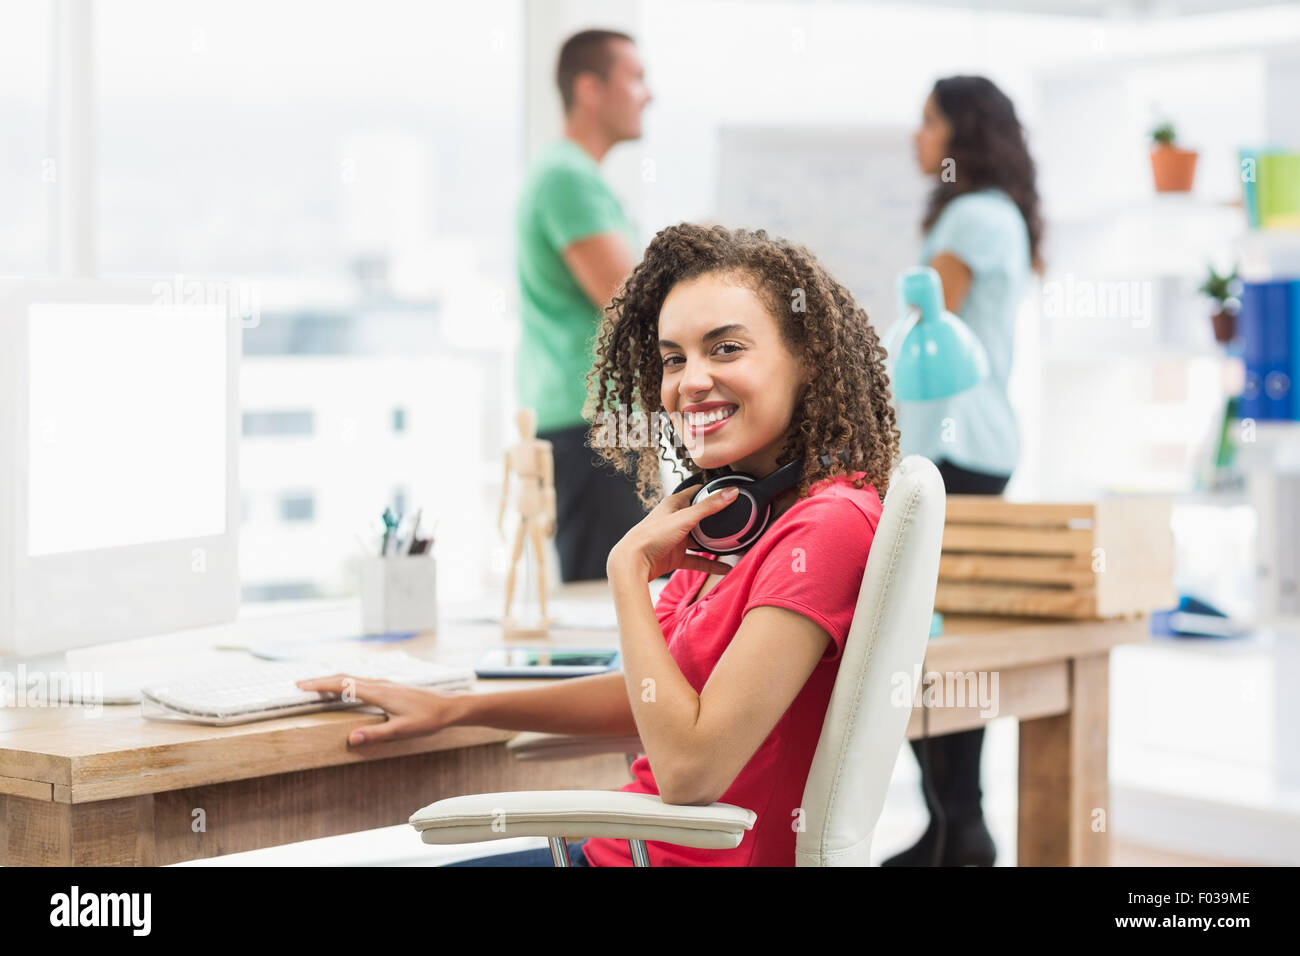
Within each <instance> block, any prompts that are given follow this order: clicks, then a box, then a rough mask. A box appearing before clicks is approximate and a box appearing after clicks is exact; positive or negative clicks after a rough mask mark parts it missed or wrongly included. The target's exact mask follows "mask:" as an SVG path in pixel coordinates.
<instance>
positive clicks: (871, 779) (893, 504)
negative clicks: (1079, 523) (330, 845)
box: [410, 455, 945, 866]
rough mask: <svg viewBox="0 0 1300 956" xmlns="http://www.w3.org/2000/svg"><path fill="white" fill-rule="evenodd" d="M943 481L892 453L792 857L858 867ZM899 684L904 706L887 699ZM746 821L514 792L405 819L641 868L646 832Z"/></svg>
mask: <svg viewBox="0 0 1300 956" xmlns="http://www.w3.org/2000/svg"><path fill="white" fill-rule="evenodd" d="M944 500H945V499H944V486H943V479H942V478H941V477H940V476H939V471H938V469H937V468H935V466H934V465H933V464H932V463H931V462H930V461H929V460H928V459H926V458H922V457H920V456H916V455H912V456H909V457H907V458H904V459H903V460H902V462H900V463H899V465H898V467H897V468H896V469H895V470H894V474H893V476H892V478H891V479H890V486H889V492H888V494H887V495H886V497H885V501H884V510H883V512H882V514H881V517H880V525H879V527H878V528H877V529H876V535H875V539H874V541H873V542H872V545H871V553H870V554H869V555H868V558H867V566H866V570H865V572H864V574H863V578H862V590H861V592H860V593H859V596H858V605H857V610H856V612H855V613H854V616H853V624H852V626H851V627H850V629H849V636H848V640H847V642H846V644H845V647H844V653H843V656H842V659H841V661H840V668H839V673H838V675H837V677H836V680H835V688H834V690H833V691H832V692H831V698H830V704H829V707H828V708H827V712H826V720H825V723H824V724H823V725H822V732H821V737H820V739H819V740H818V742H817V751H816V753H815V755H814V757H813V762H812V767H811V769H810V770H809V773H808V781H807V783H806V784H805V786H804V792H803V811H804V829H803V830H801V831H800V832H799V833H798V836H797V837H796V840H795V865H796V866H865V865H866V864H867V863H868V857H869V855H870V852H871V838H872V835H873V833H874V832H875V828H876V822H877V820H879V818H880V810H881V807H882V806H883V804H884V800H885V792H886V790H887V789H888V787H889V779H890V776H891V774H892V773H893V769H894V762H895V760H897V758H898V751H899V748H900V747H901V746H902V744H903V740H904V738H905V735H906V733H907V724H908V720H909V719H910V717H911V713H912V697H913V695H914V694H915V690H916V684H917V679H918V678H919V676H920V665H921V662H922V660H923V658H924V657H925V647H926V640H927V638H928V637H929V633H930V616H931V614H932V613H933V611H934V595H935V585H936V582H937V581H938V576H939V551H940V548H941V545H942V543H943V524H944V511H945V507H944ZM900 682H901V683H902V684H903V685H904V686H906V688H907V701H906V703H905V704H904V705H902V706H900V705H899V704H898V703H897V702H896V698H897V696H898V690H897V688H898V686H899V684H900ZM510 746H511V749H512V751H513V752H514V753H515V755H516V757H517V758H519V759H533V760H535V759H550V758H556V759H561V758H568V757H574V756H581V755H588V754H596V753H627V754H629V755H632V754H635V753H639V752H642V747H641V741H640V740H639V738H637V737H635V736H634V737H589V736H583V737H571V736H565V735H561V734H521V735H519V737H517V738H515V739H514V740H512V741H511V742H510ZM756 819H757V817H756V816H755V814H754V812H753V811H751V810H746V809H744V808H743V807H737V806H732V805H731V804H727V803H715V804H713V805H712V806H707V807H698V806H681V805H677V804H668V803H664V802H663V800H662V799H660V798H659V797H658V796H654V795H651V794H644V793H624V792H622V791H604V790H551V791H538V790H524V791H518V792H511V793H478V794H471V795H468V796H462V797H449V798H447V799H445V800H439V801H438V802H437V803H432V804H430V805H429V806H427V807H425V808H424V809H422V810H419V811H417V812H416V813H414V814H413V815H412V816H411V821H410V822H411V826H413V827H415V829H416V830H418V831H419V832H420V836H421V838H422V839H423V840H424V842H425V843H432V844H453V843H478V842H482V841H486V840H502V839H507V838H513V837H521V836H544V837H547V838H549V840H550V846H551V854H552V857H553V859H554V861H555V865H556V866H568V865H569V855H568V845H567V842H566V841H567V839H569V838H574V839H583V838H586V837H609V838H614V839H625V840H627V841H628V844H629V846H630V847H631V849H632V860H633V865H635V866H649V865H650V863H649V857H648V855H647V854H646V848H645V841H646V840H655V841H658V842H662V843H672V844H677V845H681V846H692V847H704V848H709V849H731V848H734V847H736V846H739V845H740V841H741V840H742V839H743V838H744V831H745V830H749V829H751V828H752V827H753V825H754V822H755V820H756Z"/></svg>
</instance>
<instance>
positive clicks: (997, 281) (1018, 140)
mask: <svg viewBox="0 0 1300 956" xmlns="http://www.w3.org/2000/svg"><path fill="white" fill-rule="evenodd" d="M914 145H915V147H916V159H917V163H918V165H919V166H920V167H921V171H922V172H924V173H925V174H926V175H927V176H934V177H935V185H934V189H933V191H932V192H931V194H930V201H929V206H928V208H927V209H926V213H925V219H924V220H923V222H922V228H923V229H924V231H925V242H924V244H923V245H922V249H921V264H922V265H928V266H930V267H932V268H933V269H934V270H935V271H937V272H938V273H939V278H940V280H941V281H942V282H943V293H944V305H945V307H946V308H947V309H948V311H949V312H952V313H955V314H956V315H958V316H960V317H961V318H962V320H963V321H964V322H965V323H966V324H967V325H969V326H970V328H971V331H973V332H974V333H975V334H976V335H977V336H978V337H979V339H980V341H981V342H982V343H983V345H984V348H985V350H986V351H987V352H988V356H989V366H990V375H989V377H988V378H987V379H985V380H984V381H983V382H981V383H980V384H979V385H976V386H975V387H974V388H971V389H968V390H967V391H965V392H962V393H960V394H958V395H954V396H953V397H951V398H947V399H940V400H937V401H930V402H905V401H899V402H897V405H898V428H899V432H900V436H901V441H900V451H901V452H902V454H904V455H924V456H925V457H927V458H929V459H930V460H931V461H933V462H934V463H935V464H936V465H937V466H938V468H939V474H940V475H942V477H943V480H944V485H945V488H946V490H947V492H948V493H949V494H991V495H1000V494H1001V493H1002V490H1003V489H1004V488H1005V487H1006V485H1007V482H1008V481H1010V479H1011V473H1012V472H1013V471H1014V470H1015V467H1016V464H1017V462H1018V461H1019V458H1020V434H1019V428H1018V426H1017V423H1016V416H1015V412H1014V411H1013V410H1012V408H1011V403H1010V402H1009V401H1008V399H1007V378H1008V376H1009V375H1010V373H1011V359H1012V355H1013V352H1014V349H1013V342H1014V338H1015V329H1016V312H1017V309H1018V307H1019V303H1020V298H1021V295H1022V293H1023V292H1024V289H1025V285H1026V282H1027V280H1028V278H1029V273H1030V271H1031V270H1032V271H1035V272H1039V273H1041V272H1042V268H1043V264H1042V260H1041V258H1040V256H1039V247H1040V244H1041V239H1042V232H1043V227H1042V221H1041V219H1040V218H1039V215H1038V193H1037V190H1036V189H1035V186H1034V163H1033V160H1032V159H1031V158H1030V156H1029V150H1028V149H1027V148H1026V146H1025V138H1024V131H1023V130H1022V129H1021V126H1020V122H1019V120H1018V119H1017V118H1016V111H1015V107H1014V106H1013V105H1012V103H1011V100H1009V99H1008V98H1007V97H1006V95H1005V94H1003V93H1002V91H1001V90H999V89H998V88H997V87H996V86H995V85H994V84H993V83H991V82H990V81H989V80H987V79H985V78H984V77H981V76H952V77H948V78H946V79H942V80H939V81H938V82H936V83H935V85H934V89H933V91H932V92H931V93H930V96H929V97H928V98H927V99H926V101H925V106H924V109H923V111H922V122H921V127H920V129H918V130H917V132H916V135H915V137H914ZM983 743H984V730H983V728H982V727H981V728H978V729H976V730H969V731H963V732H961V733H956V734H947V735H945V736H942V737H934V738H929V739H926V740H919V741H913V742H912V750H913V752H914V753H915V754H916V758H917V762H918V763H919V764H920V767H921V785H922V790H923V792H924V795H925V802H926V806H927V807H928V808H929V810H930V825H929V827H928V828H927V829H926V831H925V834H924V835H923V836H922V837H921V839H920V840H919V841H918V842H917V843H916V845H915V846H913V847H911V848H910V849H908V850H905V851H903V852H902V853H900V854H898V855H897V856H893V857H890V858H889V859H888V860H885V861H884V865H885V866H931V865H934V866H961V865H971V864H973V865H984V866H992V865H993V861H994V857H995V856H996V850H995V847H994V845H993V839H992V837H991V836H990V835H989V832H988V827H987V826H985V823H984V817H983V812H982V810H981V808H980V796H981V794H980V748H981V747H982V745H983Z"/></svg>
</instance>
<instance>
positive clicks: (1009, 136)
mask: <svg viewBox="0 0 1300 956" xmlns="http://www.w3.org/2000/svg"><path fill="white" fill-rule="evenodd" d="M930 95H931V96H933V97H934V103H935V106H937V107H938V108H939V112H940V113H942V114H943V116H944V119H946V120H947V121H948V124H949V125H950V126H951V127H952V132H951V134H950V135H949V138H948V150H947V155H948V156H949V157H951V158H952V159H953V160H954V161H955V164H956V169H957V178H956V179H955V180H954V181H952V182H944V181H943V180H940V181H939V182H938V183H936V184H935V187H934V189H933V190H932V191H931V193H930V200H929V203H928V205H927V206H926V210H925V219H924V220H923V221H922V222H921V229H922V230H923V231H925V232H929V231H930V227H931V226H933V225H934V224H935V222H936V221H937V220H938V218H939V213H941V212H943V209H944V207H945V206H947V205H948V203H950V202H952V201H953V200H954V199H956V198H957V197H958V196H960V195H962V194H963V193H969V192H974V191H976V190H979V189H988V188H991V187H996V188H998V189H1001V190H1002V191H1003V192H1005V193H1006V194H1007V195H1008V196H1010V197H1011V201H1012V202H1014V203H1015V204H1016V207H1017V208H1018V209H1019V210H1020V215H1022V216H1023V217H1024V219H1025V228H1026V229H1027V230H1028V232H1029V261H1030V264H1031V265H1032V266H1033V269H1034V271H1035V272H1038V273H1039V274H1042V272H1043V269H1044V264H1043V258H1042V254H1041V252H1040V249H1041V247H1042V241H1043V219H1042V216H1041V215H1040V214H1039V211H1038V189H1037V187H1036V185H1035V183H1034V179H1035V173H1034V160H1033V158H1032V157H1031V156H1030V155H1029V147H1028V146H1026V145H1025V131H1024V128H1023V127H1021V125H1020V120H1019V119H1018V118H1017V117H1016V108H1015V105H1014V104H1012V102H1011V100H1010V99H1009V98H1008V97H1007V95H1006V94H1005V93H1003V92H1002V91H1001V90H1000V89H998V88H997V86H996V85H995V84H994V83H993V81H992V80H989V79H987V78H985V77H982V76H949V77H945V78H944V79H941V80H937V81H936V82H935V84H934V90H933V91H932V92H931V94H930Z"/></svg>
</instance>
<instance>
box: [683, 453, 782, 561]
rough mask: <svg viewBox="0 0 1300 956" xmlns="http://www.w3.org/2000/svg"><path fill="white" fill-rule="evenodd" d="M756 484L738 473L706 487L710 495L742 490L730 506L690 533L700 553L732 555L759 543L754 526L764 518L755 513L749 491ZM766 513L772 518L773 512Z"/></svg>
mask: <svg viewBox="0 0 1300 956" xmlns="http://www.w3.org/2000/svg"><path fill="white" fill-rule="evenodd" d="M753 481H754V479H753V476H751V475H747V474H744V473H743V472H735V473H733V474H729V475H721V476H719V477H717V478H714V479H713V480H712V481H710V482H709V483H708V484H707V485H705V489H706V490H707V491H708V493H709V494H712V493H714V492H718V491H722V490H723V489H724V488H733V487H734V488H739V489H741V493H740V494H739V495H737V496H736V500H735V501H733V502H731V504H729V505H726V506H725V507H723V508H722V509H721V510H719V511H715V512H714V513H713V514H711V515H708V516H707V517H705V518H704V519H703V520H701V521H700V523H699V524H698V525H696V526H695V527H694V528H692V529H691V537H692V538H693V539H694V540H695V542H696V543H697V544H698V545H699V546H700V548H701V549H703V550H705V551H708V552H710V553H712V554H731V553H733V552H735V551H738V550H741V549H742V548H745V547H748V546H749V544H750V543H752V542H753V541H754V540H756V539H757V537H758V535H756V534H754V533H753V530H754V529H753V527H752V525H753V524H754V522H755V521H756V520H757V519H758V518H759V517H761V516H760V515H756V514H755V513H754V499H753V496H752V495H751V494H749V492H748V491H747V490H746V488H747V486H749V485H751V484H753ZM767 513H768V514H769V515H770V514H771V509H770V508H769V509H767ZM747 529H748V530H747ZM741 542H743V543H741Z"/></svg>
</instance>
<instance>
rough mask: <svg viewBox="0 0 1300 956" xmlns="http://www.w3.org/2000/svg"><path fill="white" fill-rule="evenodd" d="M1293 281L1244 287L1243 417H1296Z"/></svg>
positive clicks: (1240, 315)
mask: <svg viewBox="0 0 1300 956" xmlns="http://www.w3.org/2000/svg"><path fill="white" fill-rule="evenodd" d="M1292 285H1293V283H1292V282H1290V281H1274V282H1247V283H1244V284H1243V287H1242V295H1241V311H1240V313H1239V314H1238V320H1239V321H1240V323H1241V338H1242V359H1243V360H1244V362H1245V364H1246V383H1245V387H1244V388H1243V389H1242V393H1241V417H1242V418H1254V419H1255V420H1257V421H1277V420H1285V419H1289V418H1291V415H1292V409H1291V404H1292V392H1293V389H1292V388H1291V380H1292V371H1293V370H1292V364H1291V363H1292V357H1291V352H1292V349H1291V346H1290V340H1291V318H1290V313H1291V308H1290V302H1289V299H1290V298H1291V296H1292V291H1291V287H1292Z"/></svg>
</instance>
